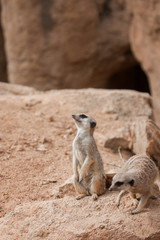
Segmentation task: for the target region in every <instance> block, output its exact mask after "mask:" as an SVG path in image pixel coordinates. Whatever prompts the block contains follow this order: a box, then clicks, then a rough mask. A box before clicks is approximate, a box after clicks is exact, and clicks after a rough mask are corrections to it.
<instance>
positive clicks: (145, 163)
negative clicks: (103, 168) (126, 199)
mask: <svg viewBox="0 0 160 240" xmlns="http://www.w3.org/2000/svg"><path fill="white" fill-rule="evenodd" d="M154 183H156V184H157V185H158V187H159V191H160V175H159V170H158V168H157V166H156V164H155V163H154V162H153V161H152V160H151V159H150V158H149V157H147V156H146V155H134V156H132V157H131V158H129V159H128V161H127V162H126V163H125V164H124V166H123V167H122V169H121V170H120V171H119V172H118V173H117V174H116V175H115V176H114V177H113V179H112V185H111V187H110V188H109V190H110V191H112V190H121V192H120V193H119V195H118V198H117V201H116V204H117V207H119V205H120V200H121V198H122V196H124V195H125V194H126V193H128V192H129V193H130V194H131V197H132V198H133V199H134V201H135V204H136V206H137V207H136V209H135V210H133V211H132V212H131V214H136V213H139V212H140V211H141V210H142V209H143V208H144V207H145V205H146V203H147V201H148V199H149V198H150V197H151V196H152V190H153V185H154ZM137 193H138V194H140V195H141V198H140V201H138V200H137V198H136V194H137Z"/></svg>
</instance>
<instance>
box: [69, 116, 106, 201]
mask: <svg viewBox="0 0 160 240" xmlns="http://www.w3.org/2000/svg"><path fill="white" fill-rule="evenodd" d="M72 117H73V119H74V122H75V124H76V127H77V135H76V137H75V139H74V141H73V145H72V147H73V171H74V178H73V179H74V180H73V181H74V187H75V190H76V191H77V192H78V193H79V194H80V195H79V196H78V197H77V198H76V199H81V198H83V197H85V196H87V195H92V198H93V199H94V200H96V199H97V198H98V195H101V194H103V193H104V192H105V190H106V174H105V172H104V168H103V162H102V158H101V155H100V153H99V151H98V149H97V145H96V142H95V139H94V137H93V133H94V130H95V126H96V121H95V120H94V119H93V118H92V117H91V116H89V115H86V114H75V115H72Z"/></svg>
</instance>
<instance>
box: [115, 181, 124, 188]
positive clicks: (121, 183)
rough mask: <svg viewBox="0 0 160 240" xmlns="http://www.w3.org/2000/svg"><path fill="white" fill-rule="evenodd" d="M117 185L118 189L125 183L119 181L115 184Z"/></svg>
mask: <svg viewBox="0 0 160 240" xmlns="http://www.w3.org/2000/svg"><path fill="white" fill-rule="evenodd" d="M115 185H116V186H117V187H120V186H121V185H123V182H119V181H118V182H116V183H115Z"/></svg>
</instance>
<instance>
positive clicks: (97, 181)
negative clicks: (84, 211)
mask: <svg viewBox="0 0 160 240" xmlns="http://www.w3.org/2000/svg"><path fill="white" fill-rule="evenodd" d="M104 192H105V179H104V180H103V179H101V178H100V177H99V176H94V177H93V178H92V180H91V187H90V194H91V195H92V199H93V200H97V199H98V195H101V194H103V193H104Z"/></svg>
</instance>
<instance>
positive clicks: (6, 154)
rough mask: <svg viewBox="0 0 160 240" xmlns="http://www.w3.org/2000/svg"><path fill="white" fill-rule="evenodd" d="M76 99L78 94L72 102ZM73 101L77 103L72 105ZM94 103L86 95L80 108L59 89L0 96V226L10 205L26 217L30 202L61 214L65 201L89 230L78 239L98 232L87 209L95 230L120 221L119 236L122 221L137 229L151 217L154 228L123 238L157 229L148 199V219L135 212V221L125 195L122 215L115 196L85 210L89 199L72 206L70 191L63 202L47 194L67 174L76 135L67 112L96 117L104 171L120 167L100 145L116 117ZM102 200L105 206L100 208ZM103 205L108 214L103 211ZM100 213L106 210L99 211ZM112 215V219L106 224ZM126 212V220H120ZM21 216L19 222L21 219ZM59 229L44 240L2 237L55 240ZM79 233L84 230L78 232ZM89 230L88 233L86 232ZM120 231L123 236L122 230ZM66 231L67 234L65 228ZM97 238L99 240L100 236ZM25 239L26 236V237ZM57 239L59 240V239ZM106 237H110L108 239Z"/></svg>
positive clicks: (155, 203) (155, 204)
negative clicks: (50, 206)
mask: <svg viewBox="0 0 160 240" xmlns="http://www.w3.org/2000/svg"><path fill="white" fill-rule="evenodd" d="M93 95H94V93H93ZM102 95H103V93H99V95H98V99H100V96H102ZM77 96H79V99H78V100H77ZM103 97H105V96H103ZM77 101H78V103H79V104H78V105H77ZM94 101H96V98H93V102H91V96H90V94H88V97H87V95H86V104H85V103H84V101H83V103H82V102H81V94H78V95H77V93H74V91H70V92H69V94H68V92H66V91H64V94H62V91H60V92H57V93H56V91H55V92H51V93H49V94H37V95H33V96H11V95H8V96H0V217H1V222H0V224H2V226H3V224H5V221H6V216H9V215H8V214H10V213H11V212H14V211H15V209H16V208H17V207H16V206H26V208H25V210H24V209H22V212H23V213H24V212H25V211H28V213H29V212H30V211H29V210H26V209H30V206H32V207H33V209H34V206H35V204H36V203H37V202H39V203H40V205H41V204H42V203H44V204H46V205H47V204H51V205H52V204H55V205H56V204H58V205H59V206H62V209H63V210H61V211H65V210H64V209H65V208H66V202H68V203H69V202H71V204H70V203H69V205H68V207H69V206H70V208H72V207H73V205H74V204H75V205H74V209H73V212H76V211H80V209H81V213H80V212H79V215H82V216H83V217H85V218H87V219H88V220H87V221H88V224H89V229H90V231H89V232H91V234H90V235H87V236H88V237H87V238H85V237H84V236H83V237H84V238H83V237H82V238H77V239H94V231H95V236H96V234H99V232H98V233H96V231H97V230H95V229H97V228H96V227H95V226H96V224H97V223H96V221H95V220H94V221H93V219H92V217H93V216H94V210H93V209H95V214H97V216H98V218H97V219H98V220H97V221H98V223H99V225H98V229H100V227H99V226H100V225H101V224H102V227H101V228H102V229H106V228H107V231H109V226H110V225H112V224H113V222H114V221H115V226H116V229H117V227H118V226H119V225H121V223H122V222H123V224H122V228H124V232H125V231H126V229H127V227H126V226H127V221H129V224H130V225H132V224H134V222H132V221H134V219H138V224H140V225H143V224H144V221H145V220H144V216H145V218H146V219H147V220H146V224H145V229H146V228H147V226H150V224H151V220H152V219H153V216H154V226H151V228H150V230H147V229H146V232H145V233H143V231H145V229H144V228H143V229H141V228H140V229H137V228H138V226H139V225H137V224H136V225H135V227H133V230H135V229H137V231H139V233H136V237H135V238H134V236H133V235H134V234H135V232H134V231H131V232H132V234H131V235H129V236H133V239H138V238H137V236H140V238H139V239H143V238H141V236H143V234H144V235H145V236H147V237H148V236H150V235H151V234H152V235H153V233H154V234H155V233H156V232H158V231H159V229H160V228H159V227H160V226H159V220H160V215H159V213H156V211H157V209H158V208H159V206H160V200H159V199H157V200H154V201H153V200H152V201H151V203H149V205H148V206H149V208H151V211H152V213H153V215H152V217H150V216H151V213H150V212H149V211H150V210H149V211H147V212H144V214H139V216H138V215H137V216H138V217H137V216H136V217H135V218H133V216H130V215H129V214H130V210H131V209H132V208H133V204H132V202H131V200H130V198H129V196H126V197H125V198H124V200H123V201H122V206H121V208H120V209H122V210H123V214H121V211H119V210H118V211H117V209H116V207H115V199H116V196H117V194H116V193H112V194H111V193H110V194H107V193H106V194H105V195H104V196H102V197H100V200H98V201H97V202H96V203H93V204H92V207H91V206H90V204H91V199H90V198H85V199H84V200H82V201H80V202H76V200H75V193H73V196H70V197H69V196H65V197H64V199H63V198H62V199H55V197H54V194H53V193H54V189H55V188H56V187H57V186H59V185H61V184H63V183H64V182H65V180H66V179H68V178H69V177H70V176H71V175H72V173H73V171H72V141H73V139H74V137H75V134H76V127H75V125H74V123H73V120H72V117H71V115H72V114H74V113H78V112H87V113H88V114H91V115H92V116H93V117H94V118H95V119H96V121H97V128H96V132H95V139H96V142H97V146H98V149H99V151H100V153H101V155H102V158H103V161H104V168H105V172H107V173H109V172H115V171H117V169H118V166H121V165H122V161H121V160H120V159H119V156H118V153H117V152H115V153H114V152H112V151H111V150H109V149H106V148H104V142H105V139H106V135H107V133H111V132H112V133H113V132H115V131H116V130H117V129H118V128H120V127H122V126H123V124H124V119H121V117H119V119H118V121H117V115H116V114H115V113H114V112H112V111H111V112H110V114H108V112H107V113H106V112H105V111H104V110H103V109H102V103H101V101H99V102H98V101H97V102H94ZM94 104H96V107H94ZM89 105H91V106H92V108H91V109H89V107H88V106H89ZM102 110H103V111H102ZM123 154H124V155H123V156H124V158H127V157H128V156H129V155H127V154H128V153H126V152H123ZM127 199H128V200H127ZM51 201H53V202H51ZM56 201H57V202H56ZM106 201H107V204H106V206H104V204H105V202H106ZM78 206H79V207H78ZM43 207H44V206H43ZM43 207H42V208H43ZM107 207H108V209H109V210H107ZM90 208H92V214H91V216H90V213H89V211H90ZM33 209H32V210H33ZM78 209H79V210H78ZM34 211H37V209H36V208H35V209H34ZM34 211H33V212H34ZM69 211H70V210H69ZM85 211H86V214H88V215H86V216H84V212H85ZM104 211H108V212H107V213H105V212H104ZM33 212H32V213H30V214H29V216H31V215H32V214H34V213H33ZM112 212H113V217H112V219H111V220H110V215H111V213H112ZM25 214H26V213H25ZM25 214H24V215H25ZM47 214H48V213H47ZM57 214H59V215H56V216H57V219H60V218H61V214H60V213H58V212H57ZM66 214H67V213H64V219H65V220H64V226H63V227H64V228H65V225H66V224H67V223H66V222H67V219H68V215H66ZM68 214H69V213H68ZM103 214H104V215H103ZM106 214H107V215H106ZM126 214H127V216H129V217H127V218H126V217H125V216H126ZM156 214H157V215H156ZM24 215H23V217H22V219H25V217H24ZM100 216H101V217H100ZM95 218H96V215H95ZM125 218H126V219H128V220H126V219H125ZM75 219H76V218H75V216H74V217H73V219H72V220H71V219H70V217H69V220H68V221H69V222H68V224H69V225H66V226H72V224H73V222H72V221H75ZM118 219H119V220H118ZM148 219H149V220H148ZM13 220H14V221H13ZM15 221H16V219H15V218H13V219H12V221H11V223H13V222H15ZM37 221H38V220H37ZM59 221H60V220H59ZM92 221H93V223H92ZM31 222H32V221H31ZM11 223H10V224H11ZM8 224H9V223H8ZM46 224H47V221H46ZM79 224H80V223H79ZM86 224H87V222H86ZM117 224H118V225H117ZM151 225H153V224H151ZM80 226H81V224H80ZM92 226H94V228H92ZM61 227H62V225H61ZM61 227H58V225H57V228H56V229H57V230H56V231H57V232H56V233H55V235H50V236H51V237H50V238H49V237H45V235H44V236H43V234H42V236H41V237H39V238H38V237H37V238H36V237H34V235H32V234H31V233H30V235H27V236H28V238H25V237H24V238H23V237H22V236H21V237H19V235H18V233H17V235H14V234H13V236H14V237H15V236H17V238H14V237H13V238H12V237H11V238H7V237H6V238H5V237H4V238H2V239H53V238H52V237H54V239H58V237H56V234H58V233H60V232H61ZM73 228H74V227H73ZM75 228H76V231H73V232H76V233H75V234H78V233H77V231H78V229H77V228H78V226H77V227H76V226H75ZM2 229H3V227H2ZM17 229H18V228H17ZM66 229H67V227H66ZM82 229H83V230H84V231H82ZM85 229H86V228H85ZM85 229H84V228H82V227H79V234H81V233H82V232H83V234H84V232H85V231H86V230H85ZM93 229H94V231H92V230H93ZM102 229H100V231H102ZM121 230H122V232H123V229H121ZM5 231H6V230H5ZM17 231H18V230H17ZM19 231H20V230H19ZM51 231H52V230H51ZM66 231H68V232H70V231H69V230H66ZM22 232H23V230H22ZM113 232H114V229H113ZM113 232H112V234H113ZM23 234H24V232H23ZM23 234H22V235H23ZM83 234H82V235H83ZM112 234H111V235H112ZM102 235H103V236H105V233H104V234H102ZM102 235H101V236H102ZM111 235H110V236H111ZM4 236H8V235H4ZM23 236H25V235H23ZM29 236H30V237H31V238H29ZM47 236H48V235H47ZM79 236H80V235H79ZM124 236H125V235H124ZM156 236H157V235H156ZM158 236H159V235H158ZM61 239H65V238H63V237H61ZM66 239H74V238H73V235H71V236H70V234H69V233H68V238H66ZM75 239H76V238H75ZM97 239H98V238H97ZM101 239H103V238H101ZM104 239H107V238H104ZM110 239H112V238H111V237H110ZM113 239H114V238H113ZM115 239H116V238H115ZM124 239H131V238H128V237H127V235H126V237H125V238H124ZM145 239H147V238H145ZM153 239H158V238H153Z"/></svg>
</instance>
